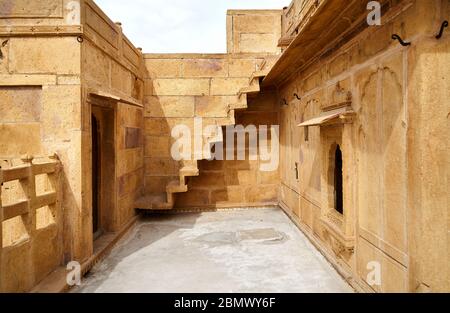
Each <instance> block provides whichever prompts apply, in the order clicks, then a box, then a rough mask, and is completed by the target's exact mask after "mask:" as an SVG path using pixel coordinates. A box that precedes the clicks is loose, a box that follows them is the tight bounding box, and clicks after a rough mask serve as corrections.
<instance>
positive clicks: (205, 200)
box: [175, 189, 210, 208]
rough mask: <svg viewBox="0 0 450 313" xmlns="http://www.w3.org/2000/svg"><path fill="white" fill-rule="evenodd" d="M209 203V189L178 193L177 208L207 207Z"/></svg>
mask: <svg viewBox="0 0 450 313" xmlns="http://www.w3.org/2000/svg"><path fill="white" fill-rule="evenodd" d="M209 204H210V201H209V190H198V189H195V190H189V192H186V193H180V194H177V196H176V199H175V207H177V208H192V207H195V206H200V207H205V206H208V205H209Z"/></svg>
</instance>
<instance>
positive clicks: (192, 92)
mask: <svg viewBox="0 0 450 313" xmlns="http://www.w3.org/2000/svg"><path fill="white" fill-rule="evenodd" d="M209 83H210V80H209V79H203V78H202V79H171V78H168V79H155V80H153V90H154V92H155V95H158V96H204V95H208V94H209Z"/></svg>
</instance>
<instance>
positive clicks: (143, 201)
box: [134, 193, 173, 210]
mask: <svg viewBox="0 0 450 313" xmlns="http://www.w3.org/2000/svg"><path fill="white" fill-rule="evenodd" d="M134 206H135V207H136V208H137V209H140V210H170V209H173V205H172V204H171V203H168V202H167V195H166V194H165V193H161V194H148V195H145V196H143V197H141V198H139V199H138V200H136V202H135V203H134Z"/></svg>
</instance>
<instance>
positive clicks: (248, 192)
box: [245, 185, 279, 203]
mask: <svg viewBox="0 0 450 313" xmlns="http://www.w3.org/2000/svg"><path fill="white" fill-rule="evenodd" d="M278 189H279V187H278V185H257V186H250V187H248V188H246V189H245V200H246V202H248V203H265V202H271V203H272V202H278Z"/></svg>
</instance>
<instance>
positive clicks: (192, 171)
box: [180, 166, 200, 176]
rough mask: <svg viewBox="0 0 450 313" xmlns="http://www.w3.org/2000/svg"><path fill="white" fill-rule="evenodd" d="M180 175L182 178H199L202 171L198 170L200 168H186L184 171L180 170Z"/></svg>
mask: <svg viewBox="0 0 450 313" xmlns="http://www.w3.org/2000/svg"><path fill="white" fill-rule="evenodd" d="M180 174H181V175H182V176H198V175H200V171H199V170H198V167H194V166H185V167H183V168H182V169H180Z"/></svg>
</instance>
